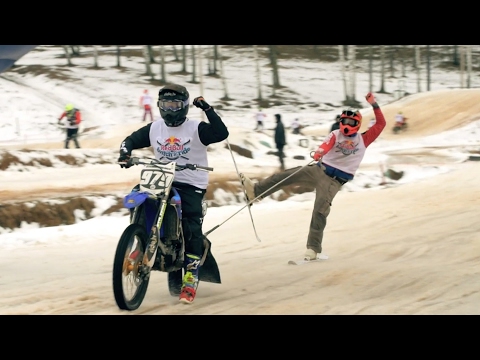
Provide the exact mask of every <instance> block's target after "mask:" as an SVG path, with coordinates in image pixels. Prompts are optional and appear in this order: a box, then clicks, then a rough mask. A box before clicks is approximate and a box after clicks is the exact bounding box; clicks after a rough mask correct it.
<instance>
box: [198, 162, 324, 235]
mask: <svg viewBox="0 0 480 360" xmlns="http://www.w3.org/2000/svg"><path fill="white" fill-rule="evenodd" d="M315 162H316V161H315V160H312V161H310V162H309V163H308V164H307V165H304V166H302V167H300V168H299V169H298V170H297V171H295V172H293V173H291V174H290V175H288V176H287V177H286V178H285V179H283V180H282V181H279V182H278V183H276V184H275V185H273V186H271V187H270V188H268V189H267V190H265V191H264V192H263V193H261V194H260V195H258V196H257V197H255V198H254V199H252V200H250V201H249V202H247V204H246V205H244V206H243V207H242V208H240V209H239V210H238V211H237V212H235V213H234V214H233V215H231V216H230V217H228V218H227V219H226V220H224V221H223V222H221V223H220V224H218V225H216V226H214V227H213V228H212V229H210V230H208V231H207V232H206V233H205V234H204V235H205V236H207V235H208V234H210V233H211V232H213V231H214V230H216V229H218V228H219V227H220V226H222V225H223V224H225V223H226V222H227V221H228V220H230V219H231V218H233V217H234V216H235V215H237V214H238V213H239V212H240V211H242V210H243V209H245V208H246V207H247V206H250V205H251V204H252V203H253V202H255V201H256V200H257V199H259V198H261V197H262V196H263V195H264V194H266V193H267V192H268V191H270V190H271V189H272V188H274V187H275V186H278V185H279V184H281V183H282V182H284V181H285V180H287V179H288V178H290V177H292V176H293V175H295V174H296V173H298V172H299V171H300V170H302V169H303V168H304V167H306V166H310V165H312V164H313V163H315Z"/></svg>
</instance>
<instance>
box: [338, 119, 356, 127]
mask: <svg viewBox="0 0 480 360" xmlns="http://www.w3.org/2000/svg"><path fill="white" fill-rule="evenodd" d="M341 122H342V124H343V125H351V126H357V125H358V121H357V120H353V119H349V118H343V119H342V120H341Z"/></svg>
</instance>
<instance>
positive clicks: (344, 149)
mask: <svg viewBox="0 0 480 360" xmlns="http://www.w3.org/2000/svg"><path fill="white" fill-rule="evenodd" d="M357 145H358V144H357V143H355V141H353V140H344V141H342V142H338V143H337V144H336V146H335V149H336V150H335V151H336V152H341V153H342V154H343V155H352V154H355V153H356V152H357V151H358V147H357Z"/></svg>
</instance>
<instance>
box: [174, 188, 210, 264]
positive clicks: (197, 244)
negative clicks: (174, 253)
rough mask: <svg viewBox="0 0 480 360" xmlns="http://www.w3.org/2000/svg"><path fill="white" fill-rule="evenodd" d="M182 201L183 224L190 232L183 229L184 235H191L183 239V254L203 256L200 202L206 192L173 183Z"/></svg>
mask: <svg viewBox="0 0 480 360" xmlns="http://www.w3.org/2000/svg"><path fill="white" fill-rule="evenodd" d="M173 186H175V187H176V188H177V190H178V192H179V193H180V197H181V199H182V218H183V219H184V221H183V224H185V223H186V224H188V227H189V228H190V231H188V229H184V233H185V234H188V233H190V234H191V237H190V239H185V252H186V253H188V254H194V255H198V256H202V255H203V230H202V224H203V209H202V200H203V196H204V195H205V193H206V190H204V189H199V188H197V187H195V186H192V185H188V184H183V183H177V182H174V183H173Z"/></svg>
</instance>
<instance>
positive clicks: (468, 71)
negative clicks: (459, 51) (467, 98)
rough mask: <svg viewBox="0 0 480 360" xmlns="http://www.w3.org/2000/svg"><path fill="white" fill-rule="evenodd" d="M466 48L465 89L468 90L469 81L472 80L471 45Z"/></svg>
mask: <svg viewBox="0 0 480 360" xmlns="http://www.w3.org/2000/svg"><path fill="white" fill-rule="evenodd" d="M466 46H467V49H466V50H467V51H466V52H467V53H466V57H467V59H466V61H467V88H469V89H470V85H471V79H472V45H466Z"/></svg>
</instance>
